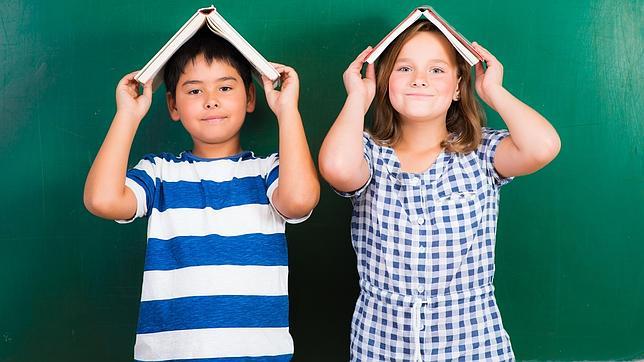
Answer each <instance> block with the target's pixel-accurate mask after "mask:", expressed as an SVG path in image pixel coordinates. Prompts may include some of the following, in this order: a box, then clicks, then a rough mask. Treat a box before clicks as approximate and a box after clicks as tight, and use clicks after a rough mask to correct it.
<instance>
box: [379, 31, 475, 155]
mask: <svg viewBox="0 0 644 362" xmlns="http://www.w3.org/2000/svg"><path fill="white" fill-rule="evenodd" d="M421 31H427V32H437V33H438V34H440V35H441V36H444V35H443V34H442V33H441V32H440V31H439V30H438V29H437V28H436V27H435V26H434V25H433V24H431V23H430V22H429V21H426V20H424V21H418V22H416V23H415V24H413V25H412V26H410V27H409V28H408V29H407V30H405V31H404V32H403V33H402V34H400V35H399V36H398V38H397V39H396V40H394V41H393V42H392V43H391V44H390V45H389V47H387V49H386V50H385V51H384V52H383V53H382V54H381V55H380V58H379V61H378V62H377V63H376V95H375V100H376V107H375V116H374V120H373V123H372V125H371V129H370V133H371V136H372V137H373V138H374V140H375V141H376V142H378V143H379V144H381V145H386V146H393V145H395V144H396V143H397V142H398V141H399V140H400V136H401V134H400V133H401V129H400V115H399V114H398V112H397V111H396V110H395V109H394V108H393V106H392V105H391V102H390V101H389V77H390V76H391V72H392V71H393V69H394V65H395V63H396V59H397V58H398V55H399V54H400V51H401V49H402V48H403V46H404V45H405V44H406V43H407V41H408V40H409V39H411V38H412V37H413V36H414V35H416V34H417V33H419V32H421ZM452 50H453V51H454V58H455V59H456V67H457V72H458V77H460V81H459V85H458V89H459V91H460V100H458V101H453V102H452V104H451V105H450V107H449V109H448V110H447V117H446V125H447V131H448V132H449V133H450V136H449V137H448V139H445V140H443V142H441V147H444V148H445V150H446V151H447V152H456V153H469V152H472V151H474V150H475V149H476V148H477V147H478V145H479V143H480V142H481V126H483V125H485V113H483V110H482V108H481V105H480V104H479V102H478V100H477V99H476V97H475V96H474V93H473V89H472V88H473V87H472V74H471V67H470V65H469V64H468V63H467V62H466V61H465V59H464V58H463V57H462V56H460V54H458V53H456V49H454V48H453V47H452Z"/></svg>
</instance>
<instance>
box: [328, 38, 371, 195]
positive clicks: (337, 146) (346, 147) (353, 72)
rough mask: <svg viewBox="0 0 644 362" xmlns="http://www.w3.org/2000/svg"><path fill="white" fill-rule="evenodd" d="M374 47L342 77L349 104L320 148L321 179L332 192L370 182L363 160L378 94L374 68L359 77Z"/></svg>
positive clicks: (350, 188)
mask: <svg viewBox="0 0 644 362" xmlns="http://www.w3.org/2000/svg"><path fill="white" fill-rule="evenodd" d="M370 50H371V47H368V48H367V49H365V50H364V51H363V52H362V53H360V55H358V57H357V58H356V59H355V60H354V61H353V63H351V64H350V65H349V68H347V70H346V71H345V72H344V74H343V76H342V77H343V80H344V86H345V88H346V90H347V100H346V101H345V103H344V107H342V111H341V112H340V114H339V115H338V118H337V119H336V120H335V123H334V124H333V126H332V127H331V129H330V130H329V133H327V135H326V137H325V138H324V142H322V147H321V148H320V155H319V157H318V163H319V165H320V173H321V174H322V177H324V179H326V180H327V182H329V184H330V185H331V186H333V188H335V189H336V190H338V191H341V192H351V191H355V190H357V189H359V188H360V187H362V186H364V184H365V183H367V181H368V180H369V175H370V172H369V166H368V164H367V161H366V160H365V158H364V151H363V144H362V132H363V129H364V116H365V114H366V113H367V110H369V105H370V104H371V102H372V101H373V97H374V95H375V91H376V77H375V70H374V65H373V64H369V65H367V73H366V77H365V78H364V79H363V78H362V75H361V74H360V70H361V69H362V64H363V63H364V60H365V58H366V57H367V55H368V54H369V51H370Z"/></svg>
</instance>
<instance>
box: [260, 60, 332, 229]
mask: <svg viewBox="0 0 644 362" xmlns="http://www.w3.org/2000/svg"><path fill="white" fill-rule="evenodd" d="M273 65H274V66H275V69H277V71H278V72H280V74H281V75H282V87H281V90H280V91H276V90H274V89H273V85H272V82H271V81H270V80H269V79H268V78H266V77H262V81H263V83H264V91H265V92H266V100H267V102H268V105H269V106H270V108H271V110H272V111H273V113H275V115H276V116H277V122H278V124H279V157H280V160H279V184H278V185H277V187H276V188H275V191H273V205H274V206H275V208H277V210H278V211H279V212H280V214H282V215H283V216H284V217H286V218H288V219H298V218H301V217H304V216H306V215H308V214H309V213H310V212H311V210H313V208H314V207H315V205H317V203H318V200H319V198H320V182H319V181H318V176H317V171H316V170H315V166H314V165H313V158H312V157H311V152H310V150H309V146H308V143H307V142H306V135H305V133H304V127H303V126H302V118H301V117H300V112H299V111H298V108H297V102H298V96H299V80H298V76H297V73H296V72H295V70H294V69H293V68H291V67H287V66H284V65H281V64H273Z"/></svg>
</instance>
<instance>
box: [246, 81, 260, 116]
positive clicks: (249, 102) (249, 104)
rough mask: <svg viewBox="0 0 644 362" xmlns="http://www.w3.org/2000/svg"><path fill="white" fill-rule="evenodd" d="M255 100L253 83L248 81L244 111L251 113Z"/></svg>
mask: <svg viewBox="0 0 644 362" xmlns="http://www.w3.org/2000/svg"><path fill="white" fill-rule="evenodd" d="M256 100H257V97H256V93H255V83H250V86H249V87H248V91H247V92H246V113H252V112H253V111H254V110H255V101H256Z"/></svg>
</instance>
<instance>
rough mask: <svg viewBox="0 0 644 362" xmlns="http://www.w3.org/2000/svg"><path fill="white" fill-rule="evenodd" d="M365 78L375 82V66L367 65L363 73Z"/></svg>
mask: <svg viewBox="0 0 644 362" xmlns="http://www.w3.org/2000/svg"><path fill="white" fill-rule="evenodd" d="M365 78H366V79H370V80H374V81H375V80H376V66H375V65H374V64H367V71H366V72H365Z"/></svg>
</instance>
